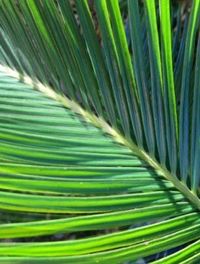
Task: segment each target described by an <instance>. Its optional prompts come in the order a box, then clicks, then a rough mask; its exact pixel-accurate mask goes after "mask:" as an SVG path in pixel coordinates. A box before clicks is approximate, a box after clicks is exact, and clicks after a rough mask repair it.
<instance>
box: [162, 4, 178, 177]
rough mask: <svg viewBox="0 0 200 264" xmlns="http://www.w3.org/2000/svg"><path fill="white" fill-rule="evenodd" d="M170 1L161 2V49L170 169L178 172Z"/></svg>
mask: <svg viewBox="0 0 200 264" xmlns="http://www.w3.org/2000/svg"><path fill="white" fill-rule="evenodd" d="M170 22H171V21H170V1H169V0H163V1H162V0H160V25H161V39H162V42H161V47H162V59H163V69H162V71H163V85H164V107H165V120H166V138H167V146H168V155H169V162H170V167H171V170H172V172H173V173H176V170H177V140H178V121H177V107H176V98H175V87H174V73H173V62H172V37H171V23H170Z"/></svg>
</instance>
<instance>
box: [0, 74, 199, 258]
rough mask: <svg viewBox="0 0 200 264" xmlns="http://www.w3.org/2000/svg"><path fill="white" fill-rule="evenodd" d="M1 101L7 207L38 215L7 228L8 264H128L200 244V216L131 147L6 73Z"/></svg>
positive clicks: (0, 200) (0, 204)
mask: <svg viewBox="0 0 200 264" xmlns="http://www.w3.org/2000/svg"><path fill="white" fill-rule="evenodd" d="M0 101H1V103H0V110H1V114H0V120H1V123H0V150H1V151H0V161H1V166H0V176H1V177H0V189H1V190H0V209H1V210H2V212H3V213H4V217H5V216H6V213H9V212H10V213H12V212H14V215H16V219H17V212H18V213H19V216H20V214H23V213H26V212H27V213H28V215H30V216H32V219H31V218H30V219H24V220H23V222H20V221H18V220H15V217H13V218H11V219H10V222H9V223H5V222H4V224H1V225H0V238H1V239H2V242H1V243H0V261H1V262H2V263H27V261H28V262H29V263H46V261H47V260H48V262H50V263H95V262H99V263H106V262H107V261H109V262H111V263H121V262H122V261H125V260H130V259H131V260H136V259H137V258H139V257H145V256H146V255H150V254H154V253H156V252H158V246H159V251H160V252H161V251H163V250H166V249H169V248H173V247H176V246H179V245H184V244H185V243H186V242H189V241H193V240H195V239H198V238H199V236H200V232H199V230H200V229H199V228H200V220H199V216H198V213H196V212H195V210H194V209H193V208H192V207H191V205H190V204H189V203H188V202H187V201H186V200H185V199H184V197H183V195H182V194H181V193H179V192H178V191H177V190H175V189H174V188H173V186H172V184H171V183H170V182H168V181H166V180H164V179H162V178H161V176H160V175H158V174H157V173H156V172H155V171H153V170H152V169H151V168H149V167H148V166H147V165H146V164H144V163H143V162H141V160H140V159H138V158H137V157H136V156H134V155H133V154H132V152H131V151H130V150H129V149H127V148H126V147H123V146H121V145H119V144H117V143H114V142H113V140H112V139H111V138H109V137H108V136H105V135H104V134H103V133H102V132H101V131H100V130H99V129H97V128H95V127H93V126H92V125H91V124H90V123H86V122H85V121H84V120H82V119H81V118H80V117H78V116H77V115H75V114H73V113H72V112H71V111H70V110H67V109H65V108H63V107H62V106H61V105H60V104H59V103H56V102H55V101H53V100H51V99H48V98H47V97H44V96H43V95H42V94H41V93H40V92H38V91H35V90H34V89H32V87H31V86H30V85H27V84H22V83H20V82H18V81H17V80H15V79H13V78H11V77H9V76H8V75H5V74H3V73H1V74H0ZM5 210H6V211H5ZM47 214H48V218H46V215H47ZM130 226H131V227H130ZM105 229H112V230H113V231H112V233H110V234H105V233H103V230H105ZM91 230H93V232H96V234H97V236H95V237H94V236H93V235H90V233H89V232H88V231H91ZM101 230H102V231H101ZM76 232H78V235H79V237H80V234H81V233H83V235H82V236H83V237H84V238H77V239H75V240H73V239H72V240H71V239H70V240H69V239H64V240H62V241H50V242H41V241H38V238H37V237H39V238H41V237H42V236H44V238H45V236H47V235H59V234H69V235H70V234H71V233H73V234H75V238H76ZM87 234H88V236H87ZM34 237H35V238H34ZM17 238H21V239H23V238H26V240H25V241H26V242H17V241H18V240H15V243H12V239H17ZM28 238H30V241H29V240H28ZM33 238H34V239H33ZM66 238H67V237H66ZM6 239H11V242H6ZM31 239H32V240H31ZM39 240H40V239H39ZM194 249H195V252H196V254H197V253H198V252H199V251H198V250H199V249H198V247H197V246H196V244H194V248H189V249H188V248H186V249H185V250H181V251H180V252H181V253H180V254H179V256H178V259H179V258H181V256H182V255H184V256H185V254H186V255H187V256H188V258H189V257H191V254H192V253H191V252H193V250H194ZM175 257H176V258H177V256H175ZM48 258H49V259H48ZM166 263H167V262H166Z"/></svg>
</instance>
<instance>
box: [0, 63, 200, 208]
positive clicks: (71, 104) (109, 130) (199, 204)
mask: <svg viewBox="0 0 200 264" xmlns="http://www.w3.org/2000/svg"><path fill="white" fill-rule="evenodd" d="M0 71H1V72H4V73H5V74H8V75H9V76H11V77H14V78H17V79H18V80H21V81H23V82H24V83H26V84H29V85H31V86H32V87H33V88H35V89H37V90H39V91H41V92H42V93H43V94H45V95H46V96H47V97H49V98H52V99H54V100H56V101H57V102H60V103H61V104H62V105H63V106H65V107H67V108H69V109H71V110H72V111H73V112H74V113H76V114H78V115H80V116H81V117H83V118H84V119H85V120H86V121H87V122H90V123H92V124H93V125H94V126H96V127H98V128H100V129H101V130H103V132H105V133H106V134H109V135H110V136H112V137H113V139H114V140H115V141H116V142H118V143H120V144H122V145H124V146H126V147H128V148H129V149H130V150H131V151H132V152H133V153H134V154H135V155H137V156H138V157H139V158H140V159H141V160H143V161H144V162H146V163H147V164H148V165H150V166H151V167H152V168H153V169H154V170H155V171H157V172H158V173H159V174H160V175H162V176H163V177H164V178H165V179H167V180H168V181H170V182H172V183H173V185H174V187H175V188H176V189H177V190H179V191H180V192H181V193H182V194H183V195H184V197H185V198H186V199H188V200H189V201H190V202H191V204H192V205H194V206H195V207H196V208H198V209H199V210H200V199H199V198H198V197H197V195H196V194H195V193H194V192H193V191H191V190H190V189H189V188H188V187H187V186H186V185H185V184H184V183H183V182H181V181H180V180H179V179H178V178H177V177H176V176H175V175H172V174H171V172H170V171H169V170H167V168H166V167H164V166H163V165H161V164H160V163H159V162H158V161H157V160H156V159H155V158H153V157H151V156H150V155H149V154H148V153H147V152H146V151H144V150H143V149H142V148H140V147H138V146H137V145H136V144H134V142H132V141H131V140H129V139H126V138H125V137H124V136H123V135H122V134H121V133H120V132H119V131H118V130H117V129H114V128H113V127H111V126H110V125H109V124H108V123H107V122H106V121H105V120H104V119H102V118H101V117H97V116H96V115H95V114H93V113H90V112H88V111H86V110H84V109H83V108H82V107H81V106H80V105H79V104H78V103H76V102H75V101H72V100H71V99H69V98H67V97H66V96H64V95H61V94H57V93H56V92H55V91H53V90H52V89H51V88H50V87H49V86H47V85H44V84H42V83H40V82H38V81H34V80H32V79H31V78H30V77H29V76H27V75H26V76H21V74H20V73H18V72H17V71H15V70H12V69H11V68H9V67H7V66H4V65H1V64H0Z"/></svg>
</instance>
